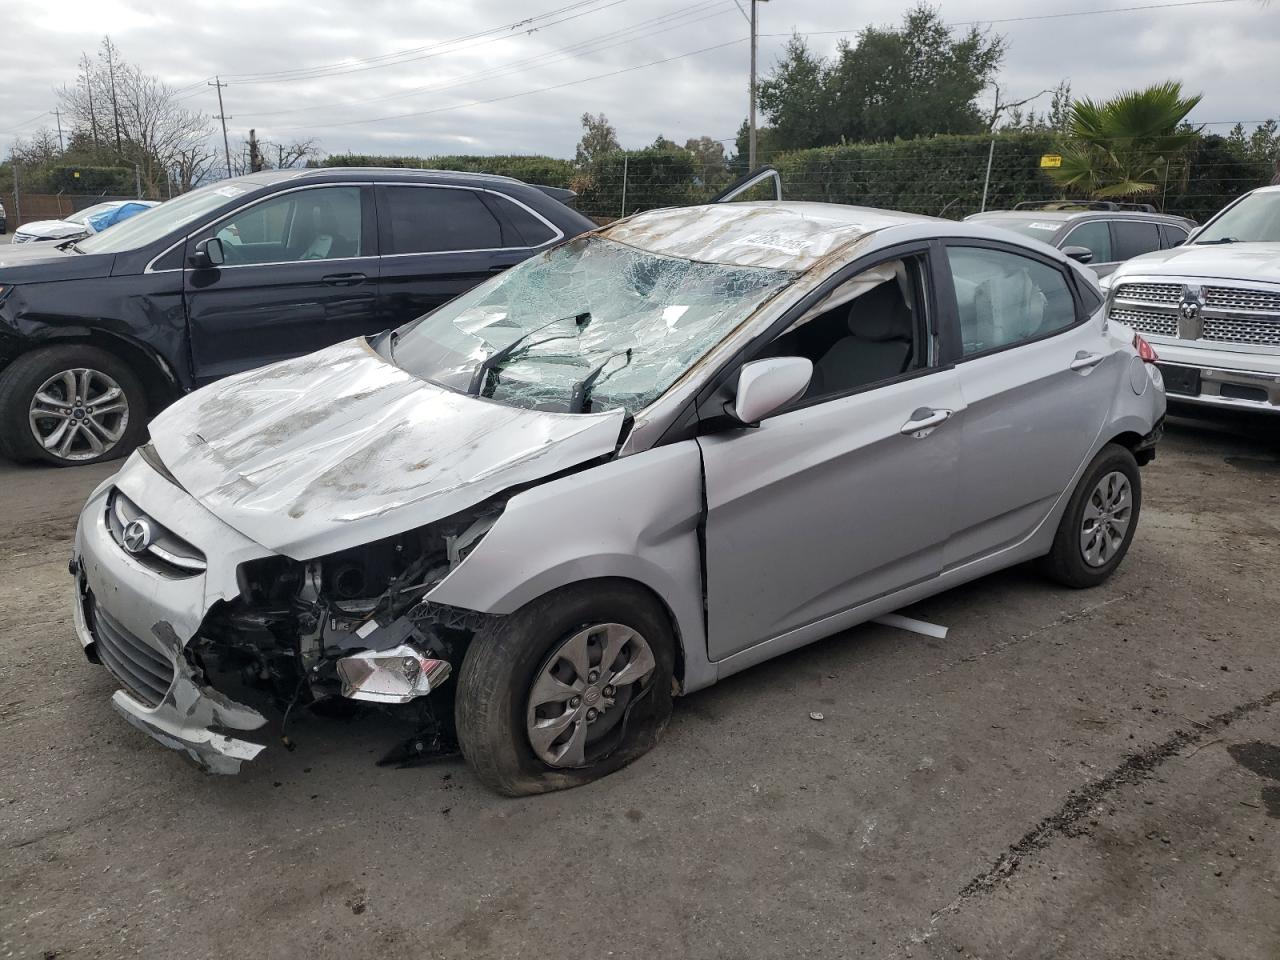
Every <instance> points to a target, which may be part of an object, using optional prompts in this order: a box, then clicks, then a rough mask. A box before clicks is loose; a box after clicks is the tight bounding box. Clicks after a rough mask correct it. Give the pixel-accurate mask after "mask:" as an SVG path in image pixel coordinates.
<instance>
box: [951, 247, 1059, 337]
mask: <svg viewBox="0 0 1280 960" xmlns="http://www.w3.org/2000/svg"><path fill="white" fill-rule="evenodd" d="M947 260H948V261H949V263H950V265H951V277H952V282H953V284H954V286H955V291H956V307H957V310H958V313H959V317H960V337H961V340H962V341H963V345H964V346H963V352H964V355H965V356H972V355H974V354H978V353H985V352H986V351H988V350H996V349H999V348H1000V347H1007V346H1011V345H1013V344H1016V343H1023V342H1025V341H1027V340H1034V339H1037V338H1038V337H1042V336H1045V335H1046V334H1050V333H1056V332H1057V331H1059V330H1065V329H1066V328H1067V327H1070V326H1072V325H1073V324H1074V323H1075V322H1076V304H1075V300H1074V299H1073V298H1072V296H1071V288H1070V287H1069V286H1068V285H1067V278H1066V277H1064V276H1063V275H1062V271H1061V270H1058V269H1057V268H1056V267H1051V266H1049V265H1048V264H1045V263H1041V262H1040V261H1038V260H1032V259H1031V258H1030V257H1024V256H1020V255H1019V254H1016V253H1009V252H1007V251H1005V250H993V249H990V248H988V247H963V246H949V247H947Z"/></svg>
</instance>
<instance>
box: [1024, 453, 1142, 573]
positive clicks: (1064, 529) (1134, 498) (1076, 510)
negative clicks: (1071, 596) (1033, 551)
mask: <svg viewBox="0 0 1280 960" xmlns="http://www.w3.org/2000/svg"><path fill="white" fill-rule="evenodd" d="M1141 509H1142V477H1141V476H1140V474H1139V473H1138V461H1137V460H1135V459H1134V456H1133V453H1132V452H1131V451H1129V450H1128V449H1126V448H1125V447H1122V446H1119V445H1118V444H1114V443H1111V444H1107V446H1105V447H1103V448H1102V450H1101V451H1099V453H1098V455H1097V456H1096V457H1094V458H1093V462H1092V463H1090V464H1089V466H1088V468H1087V469H1086V470H1085V472H1084V474H1083V475H1082V476H1081V478H1080V482H1079V483H1078V484H1077V485H1076V489H1075V492H1074V493H1072V495H1071V500H1070V501H1069V502H1068V504H1067V509H1066V512H1065V513H1063V515H1062V520H1061V521H1060V522H1059V524H1058V532H1057V534H1056V535H1055V536H1054V539H1053V549H1052V550H1050V551H1049V554H1048V556H1046V557H1044V558H1043V559H1042V561H1041V569H1042V570H1043V571H1044V573H1045V574H1046V576H1048V577H1049V578H1050V579H1052V580H1056V581H1057V582H1058V583H1061V584H1063V585H1064V586H1068V587H1077V588H1082V587H1096V586H1097V585H1098V584H1100V583H1102V582H1103V581H1104V580H1106V579H1107V578H1108V577H1110V576H1111V574H1112V573H1114V572H1115V569H1116V567H1118V566H1120V561H1121V560H1123V559H1124V555H1125V554H1126V553H1127V552H1128V551H1129V545H1130V544H1131V543H1132V542H1133V534H1134V532H1135V531H1136V530H1137V528H1138V514H1139V512H1140V511H1141Z"/></svg>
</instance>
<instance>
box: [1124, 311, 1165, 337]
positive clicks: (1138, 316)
mask: <svg viewBox="0 0 1280 960" xmlns="http://www.w3.org/2000/svg"><path fill="white" fill-rule="evenodd" d="M1111 319H1112V320H1115V321H1118V322H1119V323H1125V324H1128V325H1129V326H1131V327H1133V329H1135V330H1137V331H1138V332H1139V333H1153V334H1155V335H1157V336H1161V337H1176V336H1177V335H1178V315H1177V314H1176V313H1158V312H1156V311H1155V310H1127V309H1125V308H1123V307H1116V308H1115V309H1113V310H1112V311H1111Z"/></svg>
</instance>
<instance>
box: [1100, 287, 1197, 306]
mask: <svg viewBox="0 0 1280 960" xmlns="http://www.w3.org/2000/svg"><path fill="white" fill-rule="evenodd" d="M1116 297H1118V298H1119V299H1121V300H1141V301H1142V302H1144V303H1172V304H1176V303H1178V302H1180V301H1181V300H1182V284H1180V283H1122V284H1120V286H1119V287H1117V288H1116Z"/></svg>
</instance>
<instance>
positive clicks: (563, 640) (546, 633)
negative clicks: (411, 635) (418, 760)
mask: <svg viewBox="0 0 1280 960" xmlns="http://www.w3.org/2000/svg"><path fill="white" fill-rule="evenodd" d="M674 663H675V640H674V636H673V634H672V631H671V624H670V621H669V620H668V618H667V614H666V611H665V610H663V609H662V607H661V605H660V604H659V603H658V602H657V601H656V600H654V599H653V597H651V596H650V595H649V594H647V593H646V592H645V591H644V590H642V589H640V588H639V587H635V586H633V585H631V584H629V583H626V582H625V581H616V580H598V581H593V582H591V583H584V584H578V585H575V586H572V587H567V588H565V589H563V590H558V591H555V592H553V593H551V594H548V595H547V596H545V597H541V598H539V599H538V600H534V601H533V602H531V603H529V604H527V605H526V606H525V607H523V608H521V609H520V610H518V611H517V612H516V613H513V614H511V615H510V616H506V617H499V618H495V619H494V620H493V621H492V622H491V625H490V626H489V627H487V628H485V629H482V630H481V631H479V632H478V633H477V634H476V636H475V637H474V638H473V640H472V642H471V646H470V647H469V648H468V649H467V654H466V657H465V659H464V660H463V663H462V669H461V671H459V675H458V690H457V700H456V708H455V709H456V718H457V727H458V741H459V743H460V744H461V746H462V753H463V755H464V756H465V757H466V758H467V761H468V762H469V763H470V764H471V767H472V769H473V770H474V771H475V773H476V775H477V776H478V777H479V778H480V780H481V781H482V782H483V783H484V784H485V785H486V786H488V787H490V788H492V789H494V790H496V791H498V792H499V793H504V794H507V795H508V796H522V795H526V794H534V793H545V792H547V791H550V790H563V789H565V788H567V787H575V786H578V785H580V784H584V783H589V782H590V781H592V780H596V779H598V778H600V777H602V776H604V775H606V774H608V773H612V772H613V771H614V770H617V769H619V768H620V767H623V766H625V765H626V764H628V763H630V762H631V761H632V760H634V759H636V758H637V757H639V756H641V755H643V754H644V753H646V752H647V751H648V750H649V749H651V748H652V747H653V746H654V744H656V743H657V742H658V738H659V736H660V735H661V733H662V731H663V729H665V727H666V725H667V721H668V720H669V719H670V717H671V677H672V673H673V672H674Z"/></svg>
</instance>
